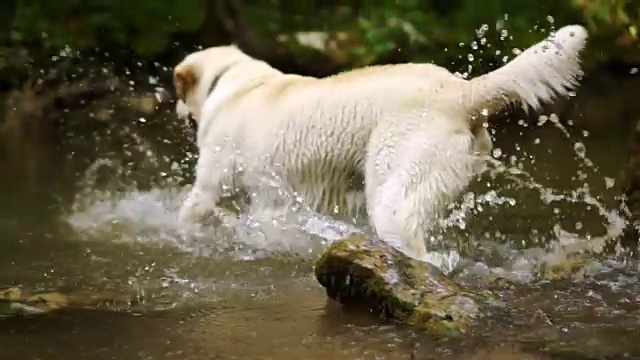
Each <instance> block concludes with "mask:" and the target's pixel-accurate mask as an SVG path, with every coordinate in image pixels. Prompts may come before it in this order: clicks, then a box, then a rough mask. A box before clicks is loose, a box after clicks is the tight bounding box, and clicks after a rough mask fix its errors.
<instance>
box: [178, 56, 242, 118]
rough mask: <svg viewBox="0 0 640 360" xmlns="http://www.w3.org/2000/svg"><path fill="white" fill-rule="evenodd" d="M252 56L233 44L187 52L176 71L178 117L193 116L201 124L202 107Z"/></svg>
mask: <svg viewBox="0 0 640 360" xmlns="http://www.w3.org/2000/svg"><path fill="white" fill-rule="evenodd" d="M249 59H251V58H250V57H249V56H248V55H246V54H245V53H243V52H242V51H241V50H240V49H239V48H238V47H237V46H234V45H229V46H216V47H211V48H208V49H204V50H201V51H197V52H194V53H191V54H189V55H187V56H186V57H185V58H184V60H182V61H181V62H180V63H179V64H178V65H177V66H176V67H175V68H174V70H173V86H174V89H175V93H176V96H177V99H178V101H177V103H176V112H177V114H178V116H179V117H180V118H183V119H188V118H189V117H192V119H193V120H194V121H195V123H196V124H199V123H200V117H201V111H202V106H203V105H204V103H205V101H206V100H207V97H208V96H209V94H211V93H212V92H213V91H214V90H215V88H216V86H217V85H218V83H219V81H220V79H221V78H222V77H223V76H224V75H225V73H227V72H228V71H229V70H230V69H231V68H232V67H233V66H234V65H236V64H237V63H239V62H241V61H245V60H249Z"/></svg>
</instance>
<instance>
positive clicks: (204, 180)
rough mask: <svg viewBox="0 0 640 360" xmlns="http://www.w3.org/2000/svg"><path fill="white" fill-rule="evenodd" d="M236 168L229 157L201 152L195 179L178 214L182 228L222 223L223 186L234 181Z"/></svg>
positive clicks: (216, 153) (217, 152)
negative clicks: (190, 224) (213, 221)
mask: <svg viewBox="0 0 640 360" xmlns="http://www.w3.org/2000/svg"><path fill="white" fill-rule="evenodd" d="M233 174H234V167H233V161H232V159H231V157H230V156H225V155H224V153H221V152H219V151H216V152H208V151H201V154H200V158H199V159H198V162H197V164H196V179H195V182H194V184H193V187H192V188H191V191H190V192H189V194H188V195H187V198H186V200H185V202H184V203H183V204H182V207H181V208H180V211H179V213H178V222H179V223H180V224H188V223H204V222H207V221H209V220H212V219H213V220H216V219H217V220H219V219H220V217H221V216H222V214H223V211H222V210H221V209H219V208H218V206H217V205H218V202H219V201H220V200H221V198H222V195H223V187H224V185H229V184H231V183H232V181H233Z"/></svg>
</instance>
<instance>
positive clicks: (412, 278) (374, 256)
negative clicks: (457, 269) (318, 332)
mask: <svg viewBox="0 0 640 360" xmlns="http://www.w3.org/2000/svg"><path fill="white" fill-rule="evenodd" d="M315 275H316V278H317V279H318V281H319V282H320V284H321V285H322V286H323V287H325V288H326V291H327V296H328V297H329V298H331V299H333V300H337V301H338V302H340V303H341V304H342V305H343V306H345V307H355V308H365V309H367V310H369V311H371V312H373V313H375V314H376V315H378V316H380V317H381V318H382V319H383V320H388V321H394V322H399V323H405V324H410V325H414V326H417V327H420V328H423V329H425V330H427V331H428V332H430V333H433V334H435V335H444V336H449V335H457V334H462V333H465V332H466V331H467V330H468V328H469V326H470V325H471V324H472V323H473V321H474V319H476V318H477V317H478V316H479V315H480V314H481V305H482V304H488V303H491V302H493V303H494V304H495V303H497V302H496V301H495V299H496V298H495V297H493V296H492V295H491V294H489V293H486V294H478V293H474V292H472V291H469V290H467V289H464V288H463V287H461V286H460V285H458V284H457V283H456V282H454V281H453V280H451V279H449V278H448V277H447V276H446V275H445V274H444V273H442V271H440V269H438V268H437V267H436V266H434V265H432V264H430V263H427V262H422V261H418V260H415V259H412V258H409V257H407V256H406V255H404V254H403V253H402V252H400V251H398V250H396V249H395V248H393V247H391V246H390V245H388V244H386V243H385V242H382V241H379V240H371V239H369V238H367V237H366V236H363V235H352V236H351V237H349V238H346V239H344V240H340V241H336V242H334V243H333V244H332V245H331V246H330V248H329V249H328V250H327V251H326V252H325V253H324V255H323V256H322V257H321V258H320V259H319V260H318V261H317V263H316V267H315Z"/></svg>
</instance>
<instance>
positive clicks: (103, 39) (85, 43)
mask: <svg viewBox="0 0 640 360" xmlns="http://www.w3.org/2000/svg"><path fill="white" fill-rule="evenodd" d="M201 3H202V1H201V0H163V1H157V0H66V1H60V2H54V1H44V0H42V1H37V0H18V4H17V9H16V14H15V17H14V21H13V28H14V32H13V37H14V38H15V39H17V40H22V39H28V40H32V39H38V40H42V43H43V44H44V45H45V46H46V47H53V48H61V47H64V46H71V47H73V48H77V49H86V48H92V47H96V46H101V47H107V48H118V47H123V46H124V47H130V48H131V49H132V50H134V51H135V52H136V53H138V54H140V55H142V56H151V55H154V54H156V53H158V52H160V51H162V50H165V49H166V48H167V46H168V45H169V44H170V43H171V41H172V39H173V36H174V34H175V33H178V32H189V31H195V30H197V29H198V28H199V27H200V24H201V23H202V21H203V12H202V4H201Z"/></svg>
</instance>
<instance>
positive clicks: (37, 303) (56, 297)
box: [0, 287, 129, 318]
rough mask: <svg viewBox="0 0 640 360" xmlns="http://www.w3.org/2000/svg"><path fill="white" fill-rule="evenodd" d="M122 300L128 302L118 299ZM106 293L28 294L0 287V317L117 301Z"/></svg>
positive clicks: (42, 312)
mask: <svg viewBox="0 0 640 360" xmlns="http://www.w3.org/2000/svg"><path fill="white" fill-rule="evenodd" d="M119 300H120V301H122V302H129V301H128V300H125V299H119ZM119 300H118V297H116V296H109V295H107V294H91V293H80V292H78V293H69V294H64V293H61V292H55V291H53V292H45V293H35V294H29V293H27V292H25V291H22V289H20V288H16V287H12V288H6V289H0V318H2V317H13V316H33V315H40V314H46V313H49V312H52V311H56V310H61V309H65V308H97V307H100V306H101V305H104V304H113V303H116V302H118V301H119Z"/></svg>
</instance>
